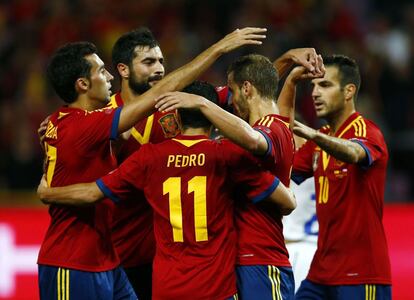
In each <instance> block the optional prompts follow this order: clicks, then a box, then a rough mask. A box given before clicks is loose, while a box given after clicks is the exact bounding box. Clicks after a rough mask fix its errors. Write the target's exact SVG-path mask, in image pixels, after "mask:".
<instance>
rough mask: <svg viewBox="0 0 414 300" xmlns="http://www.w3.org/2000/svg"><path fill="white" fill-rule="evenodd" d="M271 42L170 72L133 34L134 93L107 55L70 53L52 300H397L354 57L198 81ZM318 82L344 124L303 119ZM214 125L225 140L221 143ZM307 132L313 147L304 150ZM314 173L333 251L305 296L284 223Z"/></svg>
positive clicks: (59, 84) (235, 35) (227, 45)
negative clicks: (302, 101)
mask: <svg viewBox="0 0 414 300" xmlns="http://www.w3.org/2000/svg"><path fill="white" fill-rule="evenodd" d="M265 32H266V30H265V29H263V28H249V27H247V28H244V29H237V30H235V31H234V32H232V33H230V34H228V35H227V36H225V37H224V38H223V39H222V40H220V41H219V42H217V43H216V44H214V45H212V46H211V47H210V48H208V49H207V50H205V51H204V52H202V53H201V54H200V55H199V56H197V57H196V58H195V59H194V60H192V61H191V62H190V63H188V64H186V65H185V66H183V67H181V68H179V69H177V70H176V71H174V72H172V73H170V74H168V75H167V76H164V65H163V62H164V58H163V56H162V52H161V49H160V47H159V45H158V43H157V41H156V40H155V39H154V37H153V36H152V34H151V32H150V31H149V30H148V29H146V28H140V29H137V30H134V31H131V32H128V33H126V34H124V35H123V36H121V37H120V38H119V39H118V40H117V42H116V43H115V45H114V47H113V51H112V63H113V65H114V67H115V68H116V70H117V71H118V75H119V78H120V83H121V90H120V91H119V92H117V93H115V94H114V95H112V96H111V90H110V89H111V80H112V79H113V76H112V75H111V74H110V73H109V72H108V71H107V70H106V68H105V65H104V63H103V62H102V60H101V59H100V58H99V56H98V55H97V49H96V48H95V46H94V45H93V44H91V43H88V42H77V43H70V44H67V45H65V46H63V47H62V48H60V49H58V50H57V51H56V52H55V54H54V56H53V57H52V59H51V61H50V64H49V66H48V74H47V75H48V77H49V79H50V81H51V84H52V85H53V87H54V89H55V91H56V93H57V94H58V95H59V97H60V98H62V100H64V101H65V102H66V105H65V106H62V107H61V108H59V109H58V110H57V111H56V112H54V113H53V114H52V115H51V116H49V117H48V118H47V119H46V120H45V122H44V123H43V124H42V125H41V127H40V129H39V132H40V134H41V138H42V143H43V144H44V147H45V153H46V168H45V175H44V176H43V178H42V181H41V183H40V185H39V188H38V194H39V196H40V198H41V199H42V201H43V202H44V203H47V204H50V208H49V212H50V215H51V223H50V226H49V228H48V231H47V233H46V237H45V239H44V241H43V243H42V246H41V249H40V253H39V258H38V264H39V290H40V298H41V299H59V300H60V299H62V300H63V299H69V298H72V299H136V298H139V299H238V298H239V297H240V299H294V298H298V299H327V298H328V299H351V298H352V299H390V297H391V286H390V285H391V281H390V271H389V269H390V268H389V261H388V253H387V246H386V241H385V236H384V232H383V228H382V223H381V217H382V205H383V204H382V203H383V184H384V180H385V168H386V163H387V159H388V153H387V149H386V145H385V143H384V140H383V137H382V134H381V132H380V131H379V129H378V128H377V127H376V126H375V125H374V124H373V123H372V122H370V121H369V120H366V119H365V118H363V117H362V116H361V115H360V114H359V113H357V112H356V111H355V107H354V100H356V96H357V92H358V89H359V85H360V79H359V70H358V67H357V65H356V64H355V62H354V61H353V60H352V59H349V58H348V57H345V56H338V55H334V56H326V57H324V59H322V57H321V56H320V55H317V53H316V52H315V50H314V49H312V48H301V49H292V50H289V51H287V52H286V53H285V54H284V55H282V56H281V57H280V58H278V59H276V60H275V61H274V62H273V63H272V62H270V61H269V59H267V58H266V57H264V56H262V55H258V54H250V55H246V56H242V57H240V58H238V59H237V60H235V61H234V62H233V63H232V64H231V65H230V66H229V68H228V71H227V81H228V82H227V86H226V87H221V88H214V87H213V86H212V85H210V84H208V83H205V82H198V81H194V80H195V79H196V78H197V77H198V76H199V75H200V74H201V73H202V72H204V71H205V70H206V69H207V68H208V67H209V66H210V65H211V64H212V63H213V62H214V61H215V60H216V59H217V58H218V57H220V56H221V55H222V54H224V53H227V52H229V51H232V50H234V49H236V48H238V47H240V46H243V45H248V44H250V45H260V44H261V43H262V40H263V39H264V38H265ZM279 76H280V77H285V82H284V85H283V88H282V90H281V91H280V93H278V83H279ZM303 80H311V81H312V86H313V88H312V98H313V100H314V105H315V110H316V114H317V116H318V117H321V118H324V119H326V121H327V123H328V125H329V126H327V127H324V128H322V129H321V131H316V130H314V129H311V128H309V127H307V126H305V125H303V124H301V123H299V122H297V121H294V107H295V91H296V85H297V84H298V83H299V82H301V81H303ZM178 91H181V92H178ZM229 105H230V106H231V108H232V110H233V112H234V113H235V114H236V115H237V116H236V115H234V114H232V113H229V112H228V111H226V110H225V109H223V108H227V107H228V106H229ZM213 126H214V127H215V128H217V129H218V130H219V132H220V133H221V134H222V135H224V136H225V137H226V138H217V139H211V138H210V136H211V130H212V128H213ZM293 133H295V134H296V135H298V136H299V137H302V138H305V139H307V140H308V141H307V142H306V143H305V144H304V145H303V146H302V147H301V148H300V149H299V150H297V151H296V150H295V142H294V139H293ZM138 150H139V151H138ZM292 171H293V172H292ZM309 177H314V178H315V191H316V196H315V202H316V206H317V212H318V219H319V222H320V233H319V244H318V250H317V252H316V254H315V257H314V260H313V262H312V266H311V269H310V273H309V276H308V277H307V279H306V280H305V281H303V283H302V285H301V286H300V288H299V290H298V292H297V293H296V294H295V281H294V276H293V272H292V268H291V263H290V262H289V254H288V251H287V249H286V246H285V239H284V236H283V225H282V217H283V216H284V215H288V214H290V213H291V212H292V211H293V210H294V209H295V207H296V205H297V203H296V199H295V197H294V195H293V193H292V192H291V191H290V189H289V188H288V186H289V184H290V180H291V178H292V179H293V180H295V182H298V183H300V182H301V181H303V180H304V179H306V178H309ZM307 226H311V225H310V224H308V225H307ZM307 230H310V228H308V229H307Z"/></svg>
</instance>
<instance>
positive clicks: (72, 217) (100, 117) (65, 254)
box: [38, 107, 121, 272]
mask: <svg viewBox="0 0 414 300" xmlns="http://www.w3.org/2000/svg"><path fill="white" fill-rule="evenodd" d="M120 112H121V109H116V110H114V109H101V110H95V111H91V112H87V111H85V110H81V109H77V108H69V107H62V108H60V109H59V110H58V111H56V112H55V113H54V114H53V115H52V116H51V117H50V120H49V123H48V125H47V130H46V134H45V149H46V152H47V153H46V154H47V156H48V165H47V173H46V177H47V182H48V184H49V186H51V187H57V186H65V185H70V184H74V183H80V182H88V181H93V180H96V178H99V177H100V176H102V175H103V174H106V173H108V172H109V171H111V170H113V169H114V168H116V160H115V158H114V157H113V156H112V154H111V149H110V139H115V138H116V137H117V135H118V121H119V115H120ZM113 206H114V205H113V203H112V201H110V200H108V199H106V200H104V201H102V202H100V203H98V204H96V205H93V206H87V207H74V206H70V207H69V206H63V205H54V204H52V205H51V206H50V207H49V214H50V216H51V218H52V220H51V223H50V225H49V228H48V230H47V232H46V236H45V239H44V241H43V243H42V246H41V248H40V252H39V258H38V263H39V264H42V265H51V266H58V267H65V268H71V269H77V270H82V271H89V272H101V271H108V270H111V269H114V268H115V267H117V266H118V265H119V258H118V256H117V255H116V253H115V248H114V247H113V244H112V241H111V232H110V231H111V230H110V223H111V218H112V210H113Z"/></svg>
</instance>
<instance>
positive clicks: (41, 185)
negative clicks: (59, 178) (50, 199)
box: [37, 174, 49, 204]
mask: <svg viewBox="0 0 414 300" xmlns="http://www.w3.org/2000/svg"><path fill="white" fill-rule="evenodd" d="M47 188H48V185H47V181H46V175H45V174H43V176H42V178H41V179H40V182H39V185H38V186H37V195H38V196H39V197H40V200H41V201H42V202H43V203H44V204H49V203H47V202H45V201H44V200H43V198H42V195H43V192H44V191H45V189H47Z"/></svg>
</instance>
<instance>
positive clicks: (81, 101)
mask: <svg viewBox="0 0 414 300" xmlns="http://www.w3.org/2000/svg"><path fill="white" fill-rule="evenodd" d="M107 103H108V101H105V100H102V99H91V98H89V97H88V96H87V95H79V96H78V98H77V99H76V100H75V101H74V102H72V103H70V104H68V106H69V107H72V108H79V109H83V110H86V111H92V110H95V109H101V108H104V107H105V106H106V105H107Z"/></svg>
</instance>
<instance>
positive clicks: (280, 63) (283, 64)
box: [273, 51, 293, 78]
mask: <svg viewBox="0 0 414 300" xmlns="http://www.w3.org/2000/svg"><path fill="white" fill-rule="evenodd" d="M273 66H274V67H275V68H276V70H277V72H278V73H279V77H280V78H282V77H284V76H285V75H286V74H287V73H288V71H289V69H290V68H291V67H292V66H293V60H292V59H291V57H290V55H289V51H288V52H285V53H284V54H283V55H282V56H280V57H278V58H277V59H276V60H275V61H274V62H273Z"/></svg>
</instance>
